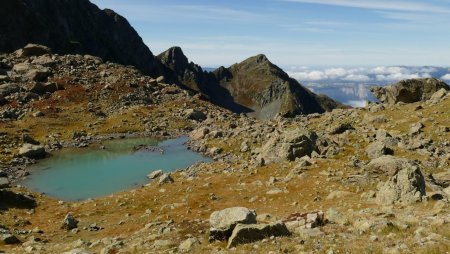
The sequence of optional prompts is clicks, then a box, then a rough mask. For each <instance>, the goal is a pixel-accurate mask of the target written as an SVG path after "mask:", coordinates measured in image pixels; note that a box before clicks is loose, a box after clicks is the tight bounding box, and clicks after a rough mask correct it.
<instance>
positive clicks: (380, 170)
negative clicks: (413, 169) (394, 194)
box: [366, 155, 410, 176]
mask: <svg viewBox="0 0 450 254" xmlns="http://www.w3.org/2000/svg"><path fill="white" fill-rule="evenodd" d="M409 164H410V162H409V161H408V160H407V159H403V158H398V157H394V156H392V155H384V156H381V157H378V158H376V159H373V160H371V161H370V162H369V164H367V166H366V170H367V171H369V172H371V173H376V174H385V175H389V176H393V175H394V174H395V173H397V171H399V170H401V169H403V168H406V167H408V165H409Z"/></svg>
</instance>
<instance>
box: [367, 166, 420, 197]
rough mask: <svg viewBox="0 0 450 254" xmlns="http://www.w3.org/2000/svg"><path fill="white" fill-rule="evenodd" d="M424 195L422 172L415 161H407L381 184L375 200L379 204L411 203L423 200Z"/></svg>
mask: <svg viewBox="0 0 450 254" xmlns="http://www.w3.org/2000/svg"><path fill="white" fill-rule="evenodd" d="M424 196H425V179H424V177H423V175H422V172H421V171H420V168H419V166H418V165H417V164H416V163H414V162H411V161H408V162H407V163H404V164H403V167H402V168H401V169H400V170H397V171H396V172H395V174H394V175H393V176H392V177H390V178H389V180H387V181H386V182H385V183H384V184H383V185H382V186H381V188H380V190H379V191H378V193H377V197H376V202H377V203H378V204H380V205H391V204H394V203H402V204H411V203H416V202H421V201H423V199H424Z"/></svg>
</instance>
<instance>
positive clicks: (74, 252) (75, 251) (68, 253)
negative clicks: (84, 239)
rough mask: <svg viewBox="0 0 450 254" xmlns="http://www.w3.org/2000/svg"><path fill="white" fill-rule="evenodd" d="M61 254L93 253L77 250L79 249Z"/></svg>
mask: <svg viewBox="0 0 450 254" xmlns="http://www.w3.org/2000/svg"><path fill="white" fill-rule="evenodd" d="M63 254H94V253H92V252H90V251H87V250H85V249H80V248H79V249H73V250H70V251H66V252H64V253H63Z"/></svg>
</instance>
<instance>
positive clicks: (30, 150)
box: [19, 144, 47, 159]
mask: <svg viewBox="0 0 450 254" xmlns="http://www.w3.org/2000/svg"><path fill="white" fill-rule="evenodd" d="M19 155H21V156H24V157H28V158H30V159H42V158H45V156H47V152H46V151H45V148H44V147H43V146H39V145H32V144H24V145H23V146H22V147H21V148H20V149H19Z"/></svg>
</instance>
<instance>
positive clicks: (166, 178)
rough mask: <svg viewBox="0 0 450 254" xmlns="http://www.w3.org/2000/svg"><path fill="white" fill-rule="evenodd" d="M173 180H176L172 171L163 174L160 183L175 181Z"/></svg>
mask: <svg viewBox="0 0 450 254" xmlns="http://www.w3.org/2000/svg"><path fill="white" fill-rule="evenodd" d="M173 182H174V180H173V178H172V175H171V174H170V173H165V174H162V175H161V176H160V177H159V181H158V183H159V185H162V184H167V183H173Z"/></svg>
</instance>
